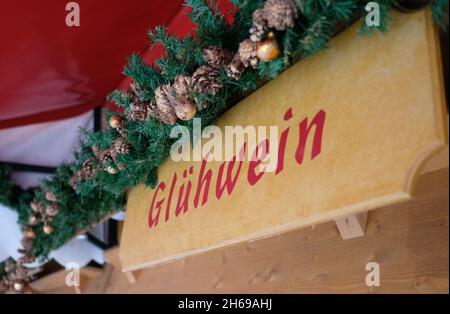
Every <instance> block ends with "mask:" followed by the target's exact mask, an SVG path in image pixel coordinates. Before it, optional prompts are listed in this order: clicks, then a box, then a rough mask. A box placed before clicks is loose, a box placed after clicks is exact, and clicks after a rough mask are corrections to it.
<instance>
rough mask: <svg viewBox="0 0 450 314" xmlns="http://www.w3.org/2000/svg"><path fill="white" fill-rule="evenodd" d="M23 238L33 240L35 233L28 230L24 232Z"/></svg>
mask: <svg viewBox="0 0 450 314" xmlns="http://www.w3.org/2000/svg"><path fill="white" fill-rule="evenodd" d="M23 236H24V237H25V238H29V239H34V238H36V232H35V231H34V230H33V229H31V228H28V229H27V230H25V231H24V233H23Z"/></svg>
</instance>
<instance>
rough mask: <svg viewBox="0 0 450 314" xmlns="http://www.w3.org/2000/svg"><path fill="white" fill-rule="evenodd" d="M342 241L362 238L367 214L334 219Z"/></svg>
mask: <svg viewBox="0 0 450 314" xmlns="http://www.w3.org/2000/svg"><path fill="white" fill-rule="evenodd" d="M335 221H336V225H337V227H338V229H339V232H340V234H341V237H342V239H344V240H348V239H353V238H358V237H362V236H364V233H365V231H366V224H367V212H364V213H360V214H356V215H350V216H346V217H342V218H338V219H335Z"/></svg>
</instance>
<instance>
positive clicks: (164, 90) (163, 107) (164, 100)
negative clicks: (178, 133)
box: [155, 85, 177, 125]
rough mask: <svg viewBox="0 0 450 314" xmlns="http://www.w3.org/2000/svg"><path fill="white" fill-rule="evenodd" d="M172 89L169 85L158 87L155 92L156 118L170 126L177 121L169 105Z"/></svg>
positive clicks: (173, 110)
mask: <svg viewBox="0 0 450 314" xmlns="http://www.w3.org/2000/svg"><path fill="white" fill-rule="evenodd" d="M171 89H172V87H171V86H170V85H165V86H159V87H158V88H156V90H155V98H156V106H157V108H158V117H159V119H160V120H161V121H162V122H163V123H165V124H169V125H172V124H174V123H175V122H176V121H177V115H176V113H175V109H174V108H173V106H172V104H171V103H170V96H169V95H168V93H170V92H171Z"/></svg>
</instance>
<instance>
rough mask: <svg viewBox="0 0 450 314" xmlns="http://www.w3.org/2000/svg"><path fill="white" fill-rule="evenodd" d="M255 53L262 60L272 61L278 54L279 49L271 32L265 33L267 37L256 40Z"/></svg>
mask: <svg viewBox="0 0 450 314" xmlns="http://www.w3.org/2000/svg"><path fill="white" fill-rule="evenodd" d="M256 55H257V56H258V58H259V59H260V60H262V61H264V62H269V61H272V60H274V59H276V58H277V57H278V56H279V55H280V49H279V48H278V44H277V41H276V39H275V34H274V33H273V32H269V34H267V39H265V40H263V41H260V42H258V44H257V51H256Z"/></svg>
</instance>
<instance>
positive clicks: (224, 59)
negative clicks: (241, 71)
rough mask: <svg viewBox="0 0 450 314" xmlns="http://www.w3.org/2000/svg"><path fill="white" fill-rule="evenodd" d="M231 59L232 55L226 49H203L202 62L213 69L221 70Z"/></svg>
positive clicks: (212, 47)
mask: <svg viewBox="0 0 450 314" xmlns="http://www.w3.org/2000/svg"><path fill="white" fill-rule="evenodd" d="M231 58H232V55H231V53H230V52H229V51H228V50H227V49H223V48H218V47H214V46H211V47H208V48H206V49H203V60H205V61H206V63H208V64H209V65H210V66H212V67H214V68H221V67H223V66H226V65H228V63H230V61H231Z"/></svg>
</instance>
